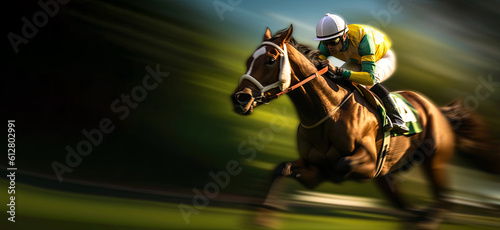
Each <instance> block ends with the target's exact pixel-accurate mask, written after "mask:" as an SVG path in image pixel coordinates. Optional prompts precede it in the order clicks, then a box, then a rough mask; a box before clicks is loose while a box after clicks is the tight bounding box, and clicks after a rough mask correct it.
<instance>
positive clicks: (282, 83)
mask: <svg viewBox="0 0 500 230" xmlns="http://www.w3.org/2000/svg"><path fill="white" fill-rule="evenodd" d="M264 45H270V46H272V47H274V48H276V49H277V50H278V51H279V52H280V63H281V65H280V73H279V78H278V81H276V82H274V83H271V84H269V85H266V86H263V85H262V83H260V82H259V81H258V80H257V79H255V78H254V77H253V76H252V75H251V71H252V69H253V68H252V67H253V64H254V62H255V59H256V57H254V61H253V62H252V63H251V64H250V68H248V71H247V73H245V74H243V75H242V76H241V77H240V81H239V84H241V82H242V81H243V80H248V81H250V82H252V83H253V84H254V85H255V86H256V87H257V88H258V89H259V91H260V95H259V96H257V97H254V103H256V104H257V103H258V104H262V103H265V104H268V103H269V102H270V101H271V100H274V99H276V98H278V97H280V96H282V95H284V94H287V93H289V92H291V91H293V90H295V89H296V88H298V87H301V86H302V85H304V84H306V83H307V82H309V81H311V80H312V79H314V78H316V77H317V76H318V75H323V74H324V73H326V72H327V71H328V67H325V68H323V69H321V70H319V71H316V72H314V73H313V74H311V75H310V76H309V77H307V78H306V79H304V80H302V81H299V82H298V83H297V84H295V85H292V86H290V82H291V75H292V71H291V68H290V60H289V59H288V53H287V50H286V44H285V45H283V49H282V48H281V47H279V46H278V45H276V44H275V43H273V42H270V41H264V42H262V45H261V46H264ZM256 52H258V51H256ZM274 88H279V89H280V92H279V93H277V94H274V95H272V94H270V93H268V91H269V90H271V89H274Z"/></svg>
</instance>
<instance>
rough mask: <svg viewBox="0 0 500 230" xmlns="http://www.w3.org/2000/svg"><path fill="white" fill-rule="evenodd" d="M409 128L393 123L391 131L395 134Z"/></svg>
mask: <svg viewBox="0 0 500 230" xmlns="http://www.w3.org/2000/svg"><path fill="white" fill-rule="evenodd" d="M409 131H410V129H409V128H408V127H406V125H398V124H393V126H392V132H394V133H397V134H403V133H407V132H409Z"/></svg>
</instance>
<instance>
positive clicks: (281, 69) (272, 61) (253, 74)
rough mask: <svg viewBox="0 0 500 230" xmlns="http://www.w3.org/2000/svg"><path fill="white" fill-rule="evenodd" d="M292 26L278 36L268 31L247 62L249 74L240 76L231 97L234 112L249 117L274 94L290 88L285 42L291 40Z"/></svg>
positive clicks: (247, 72)
mask: <svg viewBox="0 0 500 230" xmlns="http://www.w3.org/2000/svg"><path fill="white" fill-rule="evenodd" d="M292 31H293V27H292V26H290V27H289V28H288V29H287V30H286V31H285V32H284V33H282V34H281V35H280V36H279V37H274V38H272V36H271V31H270V30H269V28H267V30H266V32H265V34H264V39H263V42H262V44H261V45H260V46H259V47H258V48H257V49H256V50H255V52H254V53H253V54H252V56H251V57H249V58H248V60H247V64H246V65H247V71H246V73H245V74H244V75H242V76H241V77H240V80H239V84H238V87H237V88H236V90H235V92H234V93H233V94H232V95H231V99H232V102H233V106H234V111H235V112H237V113H239V114H242V115H249V114H251V113H252V112H253V108H255V107H257V106H259V105H261V104H267V103H269V101H270V98H271V97H272V96H273V95H276V94H277V93H279V92H282V91H283V90H285V89H286V88H288V87H289V86H290V82H291V72H292V71H291V68H290V63H289V60H288V54H287V48H286V43H288V42H289V41H290V39H291V37H292Z"/></svg>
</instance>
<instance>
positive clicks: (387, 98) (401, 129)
mask: <svg viewBox="0 0 500 230" xmlns="http://www.w3.org/2000/svg"><path fill="white" fill-rule="evenodd" d="M370 91H372V92H374V93H375V94H376V95H377V96H378V97H379V98H381V99H382V102H383V103H384V105H385V110H386V112H387V115H388V116H389V119H391V122H390V123H392V124H388V125H386V126H385V127H384V131H389V130H392V131H393V132H394V133H398V134H401V133H406V132H408V131H409V129H408V128H407V127H406V125H405V122H404V121H403V119H402V118H401V114H399V111H398V109H397V107H396V102H395V101H394V99H393V98H392V97H391V95H390V93H389V90H387V89H386V88H385V87H384V86H382V85H381V84H380V83H377V84H375V85H373V86H372V87H371V88H370Z"/></svg>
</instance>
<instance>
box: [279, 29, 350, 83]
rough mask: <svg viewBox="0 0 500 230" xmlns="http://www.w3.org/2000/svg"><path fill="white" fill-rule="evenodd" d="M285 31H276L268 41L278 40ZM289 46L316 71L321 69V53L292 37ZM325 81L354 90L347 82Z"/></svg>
mask: <svg viewBox="0 0 500 230" xmlns="http://www.w3.org/2000/svg"><path fill="white" fill-rule="evenodd" d="M286 31H287V29H282V30H279V31H277V32H276V33H275V34H274V35H273V37H272V38H271V39H270V40H269V41H274V40H276V39H278V38H279V37H281V36H282V35H283V33H284V32H286ZM289 44H290V45H291V46H293V47H294V48H295V49H296V50H298V51H299V52H300V53H301V54H302V55H304V56H305V57H306V58H307V60H309V61H310V62H311V63H312V64H313V65H314V67H316V69H317V70H319V69H321V68H322V66H321V64H320V62H321V61H323V60H322V59H321V58H320V57H319V56H320V55H322V54H321V51H319V50H318V49H313V48H312V47H311V46H310V45H306V44H300V43H298V42H297V41H296V40H295V39H294V38H293V36H292V37H290V42H289ZM327 74H328V73H327ZM323 76H326V75H323ZM325 79H328V80H331V81H333V82H334V83H336V84H337V85H340V86H342V87H344V88H350V89H351V90H354V89H353V86H352V83H350V82H349V81H344V80H338V79H335V80H334V79H332V78H330V77H325Z"/></svg>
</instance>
